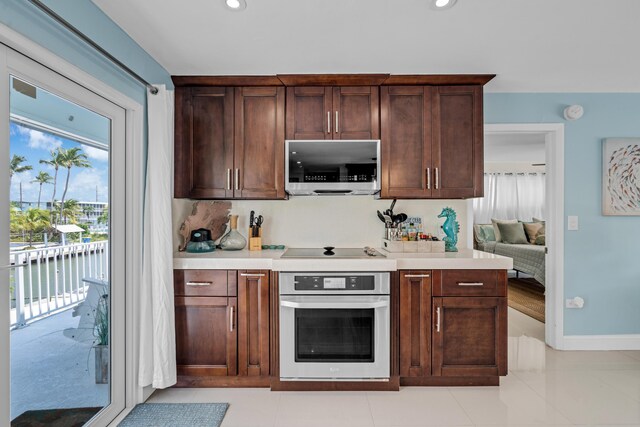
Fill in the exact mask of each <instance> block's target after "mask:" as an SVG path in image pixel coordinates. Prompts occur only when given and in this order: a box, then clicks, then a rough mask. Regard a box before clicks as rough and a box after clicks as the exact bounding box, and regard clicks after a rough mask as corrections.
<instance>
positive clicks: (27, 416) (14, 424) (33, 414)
mask: <svg viewBox="0 0 640 427" xmlns="http://www.w3.org/2000/svg"><path fill="white" fill-rule="evenodd" d="M101 409H102V408H65V409H42V410H37V411H26V412H24V413H22V414H20V415H19V416H17V417H16V419H14V420H13V421H11V427H40V426H48V427H51V426H53V427H80V426H83V425H85V424H86V423H87V421H89V420H90V419H91V418H93V416H94V415H95V414H97V413H98V412H99V411H100V410H101Z"/></svg>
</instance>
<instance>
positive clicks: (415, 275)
mask: <svg viewBox="0 0 640 427" xmlns="http://www.w3.org/2000/svg"><path fill="white" fill-rule="evenodd" d="M404 277H431V275H429V274H405V275H404Z"/></svg>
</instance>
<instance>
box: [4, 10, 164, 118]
mask: <svg viewBox="0 0 640 427" xmlns="http://www.w3.org/2000/svg"><path fill="white" fill-rule="evenodd" d="M43 2H44V3H45V4H46V5H47V6H49V7H50V8H52V9H53V10H55V11H56V13H58V14H59V15H61V16H62V17H63V18H65V19H66V20H67V21H69V22H70V23H71V24H73V25H74V26H75V27H77V28H78V29H79V30H80V31H82V32H84V33H85V34H86V35H87V36H89V37H90V38H91V39H93V40H94V41H95V42H96V43H98V44H99V45H100V46H102V47H103V48H105V49H106V50H107V51H108V52H109V53H111V54H112V55H113V56H115V57H116V58H118V59H119V60H120V61H122V62H123V63H125V64H126V65H127V66H128V67H129V68H131V69H132V70H134V71H135V72H137V73H138V74H140V75H141V76H142V77H144V78H146V79H147V80H148V81H150V82H152V83H157V84H166V85H167V87H169V88H173V84H172V83H171V78H170V76H169V74H168V73H167V72H166V71H165V70H164V68H162V67H161V66H160V65H159V64H158V63H157V62H156V61H155V60H154V59H153V58H152V57H151V56H150V55H149V54H148V53H147V52H145V51H144V50H143V49H142V48H141V47H140V46H139V45H138V44H136V43H135V42H134V41H133V40H132V39H131V38H130V37H129V36H128V35H127V34H126V33H125V32H124V31H123V30H122V29H121V28H120V27H118V26H117V25H116V24H115V23H114V22H113V21H111V19H109V17H107V16H106V15H105V14H104V13H103V12H102V11H101V10H100V9H99V8H98V7H97V6H95V5H94V4H93V3H92V2H91V1H89V0H44V1H43ZM0 22H1V23H3V24H5V25H7V26H8V27H10V28H12V29H14V30H15V31H17V32H19V33H22V34H23V35H25V36H26V37H28V38H30V39H32V40H33V41H35V42H36V43H38V44H40V45H42V46H44V47H45V48H47V49H49V50H50V51H52V52H54V53H55V54H56V55H58V56H60V57H62V58H63V59H65V60H67V61H68V62H70V63H72V64H74V65H76V66H77V67H79V68H81V69H83V70H84V71H86V72H87V73H89V74H91V75H93V76H94V77H96V78H98V79H100V80H102V81H103V82H105V83H107V84H108V85H109V86H111V87H113V88H115V89H117V90H119V91H120V92H122V93H124V94H126V95H127V96H129V97H130V98H132V99H134V100H136V101H137V102H139V103H140V104H142V105H145V104H146V101H145V100H146V92H145V88H144V87H143V86H142V85H141V84H140V83H138V82H137V81H136V80H134V79H133V78H131V77H129V76H128V75H126V74H125V73H124V72H122V71H120V69H119V68H118V67H116V66H115V65H112V64H111V63H110V62H109V61H108V60H106V59H104V58H103V57H102V55H100V54H99V53H96V52H95V51H94V50H93V49H91V48H90V47H87V46H86V44H85V43H84V42H82V41H80V40H78V39H77V38H76V37H75V36H73V35H72V34H70V33H69V32H68V31H67V30H66V29H63V28H61V27H60V26H59V25H58V24H56V23H55V22H53V21H52V20H51V19H49V18H48V17H46V16H45V15H44V14H42V13H41V12H39V11H38V10H37V9H36V8H35V7H33V6H32V5H31V4H30V3H29V2H28V1H26V0H0Z"/></svg>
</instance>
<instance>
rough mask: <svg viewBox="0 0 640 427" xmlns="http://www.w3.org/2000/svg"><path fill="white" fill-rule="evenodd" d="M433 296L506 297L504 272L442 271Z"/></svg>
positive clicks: (505, 273)
mask: <svg viewBox="0 0 640 427" xmlns="http://www.w3.org/2000/svg"><path fill="white" fill-rule="evenodd" d="M433 295H434V296H452V297H455V296H480V297H481V296H507V272H506V270H442V271H441V274H440V280H437V279H436V280H434V284H433Z"/></svg>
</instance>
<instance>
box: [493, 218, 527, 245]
mask: <svg viewBox="0 0 640 427" xmlns="http://www.w3.org/2000/svg"><path fill="white" fill-rule="evenodd" d="M498 228H499V229H500V236H501V237H502V241H503V242H504V243H510V244H512V245H523V244H527V243H529V241H528V240H527V235H526V234H525V233H524V227H523V225H522V223H519V222H516V223H515V224H513V223H500V222H499V223H498Z"/></svg>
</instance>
